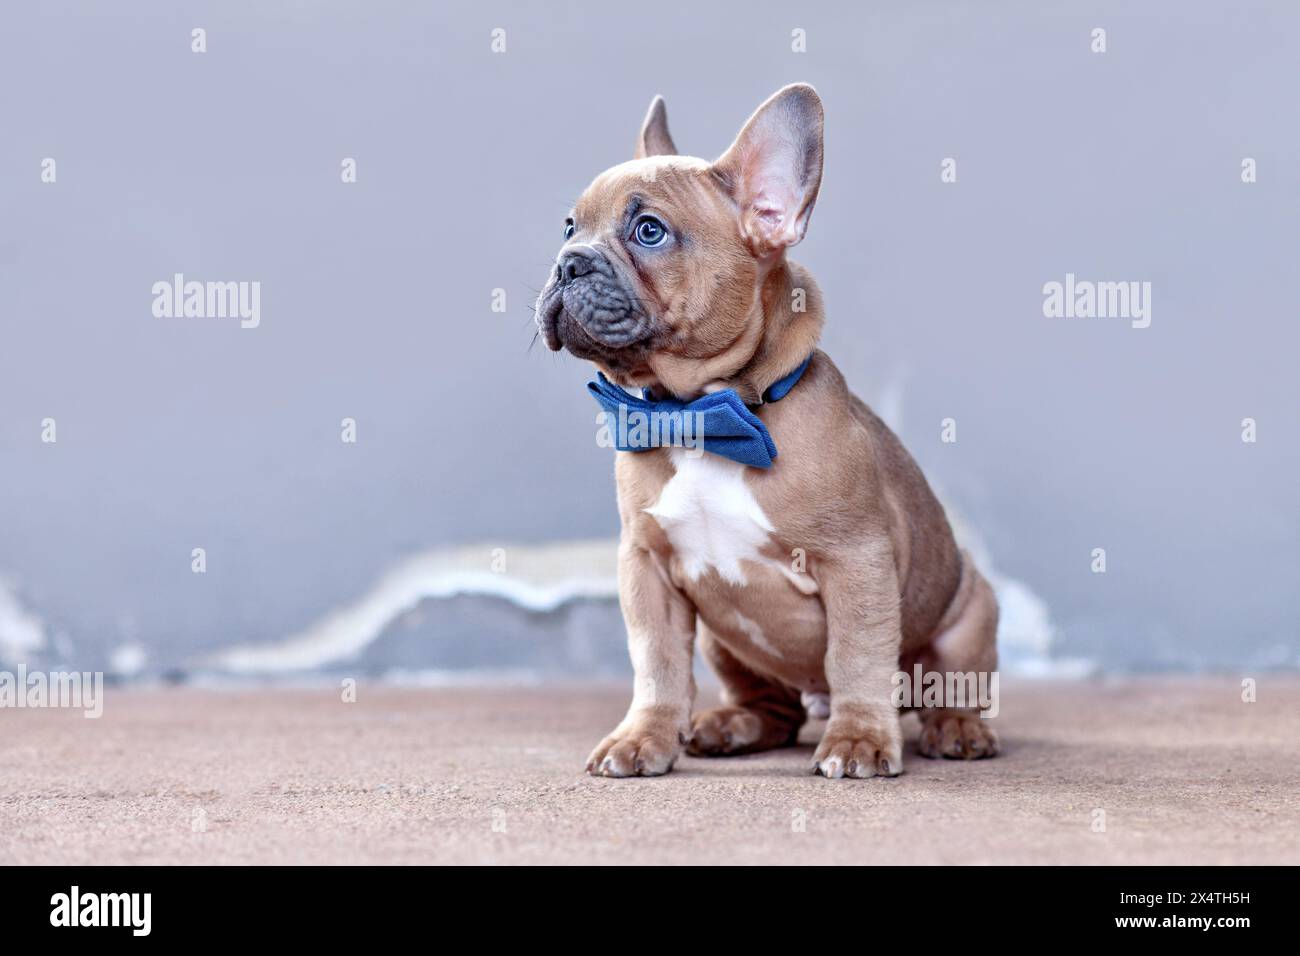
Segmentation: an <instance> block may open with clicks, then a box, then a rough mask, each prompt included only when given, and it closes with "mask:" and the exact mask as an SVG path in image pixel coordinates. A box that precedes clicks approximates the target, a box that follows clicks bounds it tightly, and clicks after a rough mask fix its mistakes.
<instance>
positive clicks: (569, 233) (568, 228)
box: [564, 219, 573, 241]
mask: <svg viewBox="0 0 1300 956" xmlns="http://www.w3.org/2000/svg"><path fill="white" fill-rule="evenodd" d="M564 238H565V240H566V241H567V240H569V239H572V238H573V220H572V219H566V220H564Z"/></svg>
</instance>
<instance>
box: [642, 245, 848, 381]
mask: <svg viewBox="0 0 1300 956" xmlns="http://www.w3.org/2000/svg"><path fill="white" fill-rule="evenodd" d="M822 316H823V312H822V298H821V291H820V290H819V289H818V288H817V283H816V282H815V281H813V278H812V276H811V275H810V274H809V273H808V271H807V270H806V269H804V268H803V267H802V266H800V265H797V264H796V263H793V262H789V261H787V260H786V259H785V257H784V256H781V257H780V258H779V259H778V260H776V261H775V262H774V263H773V264H772V265H771V266H769V267H768V268H767V271H766V274H765V275H763V277H762V278H761V280H760V281H759V283H758V289H757V294H756V295H755V297H754V305H753V312H752V313H751V315H750V319H749V321H748V322H746V323H745V331H744V332H743V333H742V334H741V335H740V336H739V337H738V338H737V339H736V341H734V342H733V343H731V345H730V346H728V347H727V348H726V349H725V350H724V351H723V352H721V353H720V354H718V355H716V356H713V357H712V358H709V359H704V360H701V359H697V358H692V359H682V358H677V357H675V356H659V357H657V359H655V360H651V363H650V364H651V367H652V368H653V370H654V373H655V377H656V381H655V382H653V383H650V384H649V388H650V391H651V394H653V395H655V396H656V397H661V398H662V397H667V396H668V395H672V396H674V397H676V398H678V399H681V400H683V401H690V400H692V399H695V398H698V397H700V396H701V395H705V394H708V393H710V392H717V391H721V390H723V389H726V388H730V389H734V390H735V392H736V393H737V394H738V395H739V396H740V397H741V399H742V400H743V401H745V402H746V403H748V404H750V405H757V404H759V403H760V402H761V401H762V400H763V393H764V392H765V391H767V389H768V387H769V386H771V385H772V384H773V383H774V382H776V381H778V380H780V379H781V378H782V377H784V376H785V375H787V374H789V372H791V371H792V370H793V369H795V368H797V367H798V365H799V363H800V362H802V361H803V360H804V359H806V358H807V357H808V356H809V355H810V354H811V353H812V351H813V349H815V348H816V347H817V340H818V339H819V338H820V337H821V330H822V322H823V317H822Z"/></svg>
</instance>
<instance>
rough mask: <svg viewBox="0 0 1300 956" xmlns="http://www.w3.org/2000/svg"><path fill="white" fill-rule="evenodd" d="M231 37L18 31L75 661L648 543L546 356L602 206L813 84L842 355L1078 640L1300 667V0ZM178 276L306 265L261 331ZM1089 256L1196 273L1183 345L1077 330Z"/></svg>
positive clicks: (7, 483)
mask: <svg viewBox="0 0 1300 956" xmlns="http://www.w3.org/2000/svg"><path fill="white" fill-rule="evenodd" d="M185 7H186V9H184V10H183V9H182V6H181V5H178V4H174V3H163V2H160V3H137V4H129V5H128V4H105V3H97V2H85V3H71V4H61V3H42V4H39V5H38V4H35V3H21V4H19V3H14V4H8V5H6V7H5V9H4V12H3V13H2V14H0V18H2V28H0V122H2V130H0V137H2V138H0V144H2V145H0V321H2V322H3V337H2V338H0V482H2V485H0V488H2V490H3V493H2V494H0V575H2V576H5V577H7V578H8V579H9V580H10V581H11V582H12V584H13V586H14V589H15V593H16V594H18V595H19V596H20V598H21V601H22V602H23V606H24V607H26V608H28V609H29V611H30V612H31V613H32V614H35V615H37V616H39V617H40V618H41V619H42V620H43V621H44V622H45V626H46V627H47V629H48V633H49V635H50V638H51V640H52V641H56V643H57V645H58V647H59V648H61V651H60V655H61V656H62V658H64V659H66V660H69V661H71V662H94V661H97V660H99V659H101V658H102V656H103V654H104V652H105V649H106V648H111V647H115V646H118V645H120V644H122V643H123V642H134V643H138V644H140V645H143V646H144V647H145V648H146V649H147V650H148V653H149V659H150V660H151V661H154V662H159V661H162V662H165V661H174V660H175V661H179V660H181V659H183V658H184V656H185V654H182V653H181V650H184V651H185V653H189V652H190V651H193V650H195V649H214V648H218V647H221V646H223V645H226V644H229V643H233V642H247V641H259V640H272V639H275V638H277V637H279V636H282V635H283V634H285V633H289V632H292V631H294V630H296V629H299V628H301V627H303V626H304V625H305V624H307V623H310V622H311V621H312V620H313V619H315V618H316V617H317V616H319V615H320V614H321V613H322V612H323V611H325V610H327V609H328V608H330V607H332V606H334V605H336V604H338V603H340V602H342V601H346V600H348V599H350V598H352V597H354V596H355V595H356V594H358V593H359V592H361V591H363V590H364V589H365V588H366V587H367V586H368V585H369V583H370V582H372V581H373V580H374V579H375V577H376V576H377V575H378V574H379V573H380V571H381V570H382V569H383V568H384V567H386V566H387V565H389V564H391V563H392V562H393V561H395V560H397V559H398V558H400V557H401V556H402V555H404V554H407V553H410V552H413V551H417V550H420V549H425V548H429V547H431V546H436V545H440V544H453V543H459V542H471V541H479V540H497V539H510V540H525V541H542V540H549V539H556V538H572V537H596V536H601V535H607V534H612V533H613V532H614V531H615V528H616V515H615V511H614V506H613V496H612V483H611V462H610V453H609V451H608V450H607V449H602V448H598V447H596V446H595V444H594V441H593V437H594V428H593V426H592V417H593V414H594V406H593V405H592V404H591V402H590V400H589V398H588V397H587V396H586V395H585V394H584V391H583V388H582V384H583V382H584V381H585V379H586V377H587V375H588V372H587V370H586V369H585V368H583V367H581V366H580V364H579V363H577V362H576V361H574V360H572V359H570V358H568V357H565V356H552V355H550V354H548V353H546V352H545V351H544V350H543V349H542V348H541V347H540V345H539V346H537V347H535V348H533V349H532V350H531V351H530V350H529V348H528V345H529V341H530V339H531V338H532V326H531V314H530V309H529V306H530V304H531V301H532V299H533V296H534V294H535V290H536V288H537V287H539V286H540V284H541V283H542V281H543V279H544V275H545V271H546V268H547V264H548V262H549V261H551V258H552V257H553V255H554V252H555V250H556V248H557V247H558V244H559V241H560V231H561V224H562V220H563V218H564V216H565V214H566V210H567V207H568V205H569V203H570V202H571V201H572V200H573V199H574V198H575V197H576V196H577V195H578V194H579V192H580V191H581V190H582V188H583V187H584V186H585V184H586V183H587V181H588V180H589V179H590V178H591V177H592V176H593V175H594V174H595V173H597V172H598V171H600V170H601V169H603V168H604V167H606V166H608V165H611V164H613V163H615V162H619V161H621V160H623V159H625V158H628V156H629V151H630V146H631V143H632V138H633V134H634V132H635V130H636V126H637V124H638V122H639V120H640V118H641V116H642V114H643V112H644V109H645V107H646V104H647V102H648V101H649V99H650V97H651V95H652V94H654V93H663V94H664V95H665V97H666V98H667V102H668V109H669V114H670V118H671V124H672V128H673V132H674V136H675V138H676V140H677V142H678V144H679V146H681V148H682V149H683V150H685V151H688V152H694V153H697V154H700V155H704V156H714V155H716V154H718V153H720V152H721V151H722V150H723V149H724V148H725V147H726V146H727V144H728V143H729V142H730V139H731V137H732V135H733V134H734V133H735V131H736V130H737V128H738V127H739V125H740V123H741V122H742V121H743V120H744V119H745V117H746V116H747V115H748V114H749V112H750V111H751V110H752V109H753V107H754V106H755V105H757V103H758V102H760V101H761V100H762V99H763V98H764V97H766V96H767V95H768V94H769V93H770V92H772V91H773V90H774V89H775V88H777V87H778V86H780V85H782V84H784V83H787V82H791V81H795V80H806V81H810V82H812V83H814V84H816V85H817V87H818V89H819V90H820V92H821V93H822V95H823V97H824V100H825V103H826V108H827V164H826V177H825V182H824V188H823V190H822V194H821V200H820V202H819V205H818V209H817V212H816V214H815V216H814V217H813V221H812V227H811V230H810V232H809V237H808V239H807V241H806V242H805V243H804V245H803V246H802V247H801V248H800V249H799V250H798V258H799V259H800V260H801V261H802V262H804V263H806V264H807V265H809V266H811V267H812V268H813V270H814V272H815V274H816V275H817V276H818V278H819V280H820V282H821V283H822V286H823V289H824V292H825V294H826V301H827V303H828V305H829V317H828V323H827V331H826V337H825V341H824V345H825V347H826V349H827V350H828V351H829V352H830V354H831V355H832V356H833V357H834V358H835V360H836V361H837V362H838V363H839V364H840V366H841V368H843V370H844V371H845V373H846V374H847V375H848V376H849V378H850V380H851V381H852V382H853V383H854V384H855V386H856V387H857V389H858V391H859V392H860V393H861V394H862V395H863V396H864V397H865V398H867V399H868V401H874V402H880V401H882V400H883V401H885V402H886V403H887V404H888V405H889V406H890V408H891V409H892V411H893V412H894V413H899V412H900V410H901V433H902V435H903V438H904V440H905V441H906V442H907V443H908V445H909V446H910V447H911V448H912V450H913V452H914V453H915V455H916V456H917V458H918V459H919V460H920V462H921V464H922V465H923V466H924V467H925V468H926V470H927V472H928V473H929V474H930V475H931V476H932V478H933V480H934V482H935V483H936V485H938V486H940V487H941V488H942V490H943V492H944V494H945V496H946V498H947V499H948V500H949V501H951V502H952V503H953V504H954V505H955V506H956V507H957V508H958V509H960V510H961V511H962V513H963V514H964V516H965V518H966V519H967V520H968V521H969V522H970V523H971V524H973V525H974V526H975V527H977V528H978V529H980V531H981V533H982V535H983V537H984V539H985V541H986V543H987V545H988V547H989V549H990V551H991V552H992V555H993V557H994V558H995V560H996V562H997V564H998V566H999V567H1000V568H1001V569H1002V570H1003V571H1005V572H1006V573H1008V574H1011V575H1014V576H1015V577H1018V578H1020V579H1021V580H1023V581H1025V582H1027V583H1029V584H1030V585H1031V586H1032V587H1033V589H1034V590H1035V591H1036V592H1037V593H1038V594H1039V595H1041V596H1042V597H1043V598H1044V599H1045V600H1046V601H1047V603H1048V605H1049V607H1050V608H1051V611H1052V614H1053V617H1054V619H1055V621H1056V623H1057V624H1058V626H1059V628H1060V645H1059V646H1060V649H1061V651H1062V652H1063V653H1068V654H1078V655H1082V656H1088V657H1092V658H1094V659H1097V660H1099V661H1101V662H1102V663H1103V664H1105V665H1107V666H1109V667H1111V668H1116V669H1121V668H1152V667H1201V666H1211V667H1220V668H1229V669H1231V668H1240V667H1256V666H1260V665H1267V664H1270V663H1272V664H1284V663H1289V664H1291V665H1294V664H1295V663H1296V662H1297V625H1296V623H1295V622H1296V621H1297V619H1298V618H1300V599H1298V598H1297V596H1296V589H1295V585H1296V581H1297V579H1298V578H1300V563H1298V559H1297V542H1298V541H1300V509H1297V507H1296V503H1295V491H1294V489H1295V484H1296V475H1297V471H1298V469H1297V464H1298V462H1297V444H1296V436H1297V429H1296V414H1297V409H1300V386H1297V382H1296V375H1295V371H1294V369H1295V363H1296V355H1297V353H1298V352H1300V333H1297V321H1296V319H1297V316H1296V298H1295V295H1294V283H1295V263H1296V251H1297V239H1296V236H1297V233H1296V224H1297V221H1300V217H1298V215H1297V213H1298V212H1300V209H1297V206H1298V205H1300V203H1298V200H1297V197H1298V196H1300V189H1297V185H1298V184H1297V179H1298V178H1300V163H1298V160H1300V126H1297V124H1296V122H1295V104H1296V94H1297V88H1296V87H1297V82H1296V77H1297V71H1296V64H1297V62H1300V13H1298V12H1297V8H1296V6H1295V5H1294V4H1291V3H1285V2H1278V3H1272V4H1269V3H1227V2H1224V3H1188V2H1159V3H1156V2H1152V3H1141V4H1135V3H1131V2H1115V3H1065V4H1050V5H1049V4H1041V3H1033V2H1025V3H1011V2H993V3H984V4H959V3H915V2H886V3H873V4H848V3H845V4H818V5H811V6H807V7H805V6H803V5H792V4H789V3H771V2H745V3H732V4H702V3H686V2H677V0H663V2H657V3H654V4H638V5H631V4H614V3H604V4H598V3H546V4H528V5H525V4H522V3H520V4H507V3H497V4H481V3H468V2H463V3H440V4H422V5H419V9H417V5H416V4H399V3H392V4H385V3H359V2H358V3H353V4H341V3H332V4H330V3H326V4H294V5H290V4H253V3H243V4H239V3H212V4H187V5H185ZM123 8H129V9H130V10H131V11H132V12H130V13H125V12H120V11H121V10H122V9H123ZM191 8H192V9H191ZM195 26H202V27H205V28H206V29H207V31H208V52H207V53H206V54H203V55H197V54H193V53H191V52H190V36H189V34H190V29H191V28H192V27H195ZM1098 26H1100V27H1105V28H1106V29H1107V31H1108V46H1109V49H1108V52H1106V53H1105V54H1094V53H1092V52H1091V51H1090V49H1089V43H1090V38H1089V31H1090V30H1091V29H1092V28H1093V27H1098ZM494 27H504V28H505V29H506V30H507V44H508V46H507V52H506V53H505V54H503V55H496V54H493V53H492V52H490V50H489V41H490V38H489V33H490V31H491V29H492V28H494ZM796 27H800V28H803V29H805V30H806V31H807V37H808V39H807V52H806V53H804V54H796V53H793V52H791V50H790V32H791V30H792V29H793V28H796ZM347 156H351V157H355V158H356V159H357V161H358V164H359V182H357V183H356V184H354V185H344V184H342V183H341V182H340V177H339V164H340V161H341V159H342V158H343V157H347ZM949 156H951V157H955V158H956V159H957V161H958V182H957V183H956V184H948V185H945V184H941V183H940V182H939V164H940V162H941V160H942V159H943V158H944V157H949ZM1247 156H1249V157H1254V158H1255V159H1256V160H1257V161H1258V169H1259V181H1258V182H1257V183H1255V184H1252V185H1245V184H1243V183H1242V182H1241V181H1240V163H1241V160H1242V158H1243V157H1247ZM44 157H54V158H55V159H56V160H57V163H58V166H57V171H58V181H57V183H56V184H53V185H50V184H43V183H41V182H40V163H41V160H42V158H44ZM174 272H183V273H185V274H186V275H187V276H189V277H191V278H198V279H214V280H216V279H231V280H259V281H260V282H261V283H262V305H261V308H262V319H261V325H260V327H259V328H257V329H250V330H242V329H240V328H239V327H238V324H237V323H236V322H234V321H232V320H198V319H190V320H184V319H171V320H168V319H158V318H154V317H153V315H152V314H151V310H150V306H151V302H152V295H151V292H150V287H151V285H152V284H153V283H154V282H155V281H158V280H160V279H167V278H169V277H170V276H171V275H172V274H173V273H174ZM1067 272H1074V273H1076V274H1077V275H1079V276H1080V277H1081V278H1091V279H1104V280H1126V279H1135V280H1146V281H1150V282H1151V283H1152V284H1153V313H1152V319H1153V320H1152V324H1151V327H1150V328H1147V329H1132V328H1130V327H1129V326H1128V323H1127V322H1124V321H1122V320H1113V319H1112V320H1104V319H1078V320H1066V319H1048V318H1045V317H1044V316H1043V314H1042V293H1041V289H1042V286H1043V284H1044V283H1045V282H1048V281H1051V280H1053V279H1055V280H1061V279H1063V278H1064V276H1065V273H1067ZM497 287H503V288H505V289H506V290H507V292H508V297H509V298H508V304H509V308H508V311H507V312H506V313H505V314H504V315H501V314H496V313H493V312H492V311H491V310H490V308H489V305H490V299H491V294H492V290H493V289H494V288H497ZM345 416H351V417H354V418H356V419H357V421H358V423H359V430H360V432H359V441H358V443H357V444H356V445H355V446H349V445H344V444H342V443H341V442H340V440H339V435H338V432H339V420H340V419H341V418H343V417H345ZM1247 416H1250V417H1253V418H1255V419H1256V420H1257V421H1258V429H1259V440H1258V442H1257V443H1255V444H1244V443H1243V442H1242V441H1241V440H1240V422H1241V420H1242V419H1243V418H1244V417H1247ZM46 417H53V418H55V419H56V420H57V428H58V442H57V444H55V445H48V444H43V443H42V442H41V441H40V423H41V421H42V419H44V418H46ZM945 417H953V418H955V419H956V420H957V422H958V442H957V443H956V444H954V445H945V444H942V443H941V442H940V440H939V423H940V421H941V420H942V419H943V418H945ZM194 547H204V548H206V549H207V553H208V572H207V573H206V574H205V575H195V574H192V573H191V571H190V551H191V549H192V548H194ZM1094 547H1104V548H1106V550H1107V553H1108V571H1107V573H1106V574H1104V575H1096V574H1093V573H1091V571H1090V569H1089V563H1090V551H1091V550H1092V549H1093V548H1094ZM615 639H616V638H615Z"/></svg>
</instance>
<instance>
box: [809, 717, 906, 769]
mask: <svg viewBox="0 0 1300 956" xmlns="http://www.w3.org/2000/svg"><path fill="white" fill-rule="evenodd" d="M812 769H813V772H814V773H819V774H821V775H822V776H824V777H830V778H831V779H837V778H839V777H853V778H856V779H861V778H863V777H875V776H881V777H897V776H898V775H899V774H900V773H902V772H903V739H902V731H901V729H900V728H899V726H898V714H897V713H896V712H894V711H890V713H889V714H888V715H884V716H881V717H880V718H878V719H876V720H863V719H861V718H851V719H846V720H838V719H837V718H836V717H835V715H834V714H832V715H831V720H830V723H828V724H827V725H826V732H825V733H824V734H823V735H822V742H821V743H820V744H819V745H818V746H817V752H816V753H814V754H813V766H812Z"/></svg>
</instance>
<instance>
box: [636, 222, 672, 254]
mask: <svg viewBox="0 0 1300 956" xmlns="http://www.w3.org/2000/svg"><path fill="white" fill-rule="evenodd" d="M632 235H634V236H635V237H636V241H637V242H638V243H639V244H640V245H643V246H646V247H647V248H650V249H653V248H654V247H655V246H662V245H663V244H664V240H665V239H667V238H668V230H667V229H666V228H665V227H664V224H663V223H662V222H660V221H659V220H658V219H656V218H655V217H654V216H642V217H641V218H640V219H639V220H637V224H636V229H634V230H633V231H632Z"/></svg>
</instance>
